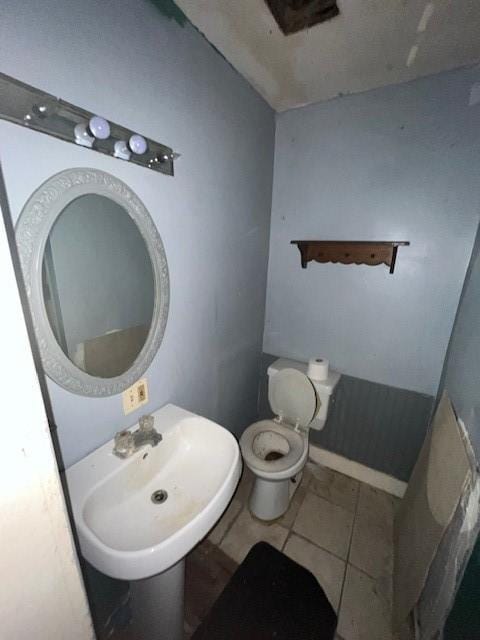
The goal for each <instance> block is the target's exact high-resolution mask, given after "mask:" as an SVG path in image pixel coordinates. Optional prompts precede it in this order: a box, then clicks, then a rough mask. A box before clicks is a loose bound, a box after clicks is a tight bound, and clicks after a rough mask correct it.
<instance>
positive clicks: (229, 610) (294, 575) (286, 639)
mask: <svg viewBox="0 0 480 640" xmlns="http://www.w3.org/2000/svg"><path fill="white" fill-rule="evenodd" d="M336 626H337V616H336V615H335V612H334V610H333V608H332V606H331V605H330V603H329V601H328V600H327V597H326V596H325V594H324V592H323V589H322V588H321V587H320V585H319V584H318V582H317V580H316V579H315V577H314V576H313V575H312V574H311V573H310V571H307V569H304V568H303V567H301V566H300V565H299V564H297V563H296V562H294V561H293V560H290V558H287V556H286V555H285V554H283V553H281V552H280V551H277V550H276V549H274V548H273V547H272V546H271V545H269V544H267V543H266V542H259V543H257V544H256V545H255V546H254V547H252V549H251V550H250V552H249V554H248V555H247V557H246V558H245V560H244V561H243V562H242V564H241V565H240V566H239V567H238V569H237V570H236V572H235V573H234V575H233V576H232V578H231V579H230V582H229V583H228V584H227V586H226V587H225V589H224V591H223V593H222V594H221V595H220V597H219V598H218V600H217V601H216V602H215V604H214V605H213V607H212V609H211V611H210V613H209V614H208V615H207V617H206V618H205V620H204V621H203V622H202V623H201V625H200V626H199V627H198V629H197V630H196V631H195V633H194V634H193V636H192V640H332V639H333V636H334V634H335V628H336Z"/></svg>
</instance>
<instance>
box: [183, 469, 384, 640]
mask: <svg viewBox="0 0 480 640" xmlns="http://www.w3.org/2000/svg"><path fill="white" fill-rule="evenodd" d="M252 482H253V478H252V476H251V474H250V473H249V472H248V470H246V471H245V472H244V475H243V477H242V480H241V482H240V485H239V487H238V489H237V492H236V494H235V496H234V499H233V500H232V502H231V504H230V507H229V508H228V509H227V511H226V512H225V514H224V516H223V517H222V519H221V520H220V522H219V523H218V525H217V526H216V527H215V528H214V529H213V531H212V532H211V533H210V535H209V537H208V541H206V542H204V543H202V545H200V546H201V547H202V549H203V550H202V549H200V550H199V551H198V552H197V561H198V558H201V562H203V563H207V564H208V562H209V560H208V557H212V558H213V556H211V555H210V556H209V553H210V552H209V550H208V545H210V547H211V548H216V549H217V550H218V552H217V554H216V556H215V559H214V560H211V561H210V562H214V563H216V566H217V568H216V569H215V570H213V569H212V568H211V569H210V573H211V575H215V576H218V575H220V574H221V580H220V582H221V584H222V585H224V584H226V582H227V581H228V578H229V576H230V575H231V572H232V571H233V570H234V567H236V566H237V565H238V564H239V563H240V562H242V560H243V559H244V557H245V555H246V554H247V552H248V551H249V549H250V548H251V546H252V545H253V544H255V543H256V542H258V541H259V540H266V541H267V542H269V543H270V544H272V545H273V546H274V547H276V548H277V549H280V550H282V551H283V552H284V553H286V554H287V555H288V556H290V557H291V558H292V559H293V560H296V561H297V562H299V563H300V564H302V565H304V566H305V567H307V568H308V569H309V570H310V571H312V573H313V574H314V575H315V576H316V577H317V579H318V581H319V582H320V584H321V585H322V587H323V589H324V590H325V593H326V594H327V597H328V598H329V600H330V602H331V604H332V606H333V607H334V608H335V609H336V611H337V613H338V629H337V633H338V636H337V638H339V639H340V640H391V639H392V640H393V638H394V636H393V635H392V632H391V628H390V609H391V598H392V584H391V583H392V579H391V576H392V566H393V557H392V533H393V516H394V511H395V507H396V503H397V499H396V498H394V497H392V496H390V495H388V494H386V493H383V492H382V491H378V490H376V489H373V488H371V487H370V486H368V485H366V484H363V483H360V482H358V481H356V480H353V479H351V478H348V477H347V476H344V475H341V474H339V473H336V472H334V471H330V470H329V469H326V468H323V467H320V466H317V465H314V464H311V463H308V465H307V467H306V469H305V472H304V476H303V478H302V482H301V484H300V486H299V487H298V489H297V491H296V493H295V496H294V498H293V500H292V503H291V505H290V508H289V510H288V511H287V513H286V514H285V515H284V516H282V517H281V518H279V519H278V520H276V521H275V522H272V523H269V524H267V523H264V522H262V521H260V520H257V519H256V518H254V517H253V516H252V515H251V514H250V512H249V510H248V506H247V503H248V496H249V493H250V489H251V486H252ZM202 553H203V556H202V555H201V554H202ZM198 554H200V555H198ZM222 558H223V560H222ZM193 561H194V558H193V559H192V562H193ZM230 561H233V564H231V566H229V567H226V565H227V564H228V563H229V562H230ZM218 567H220V569H219V568H218ZM211 581H212V584H213V582H215V578H212V580H211ZM204 584H205V583H204ZM222 588H223V586H222ZM188 589H189V583H188V574H187V598H188ZM217 590H218V589H217ZM220 591H221V589H220Z"/></svg>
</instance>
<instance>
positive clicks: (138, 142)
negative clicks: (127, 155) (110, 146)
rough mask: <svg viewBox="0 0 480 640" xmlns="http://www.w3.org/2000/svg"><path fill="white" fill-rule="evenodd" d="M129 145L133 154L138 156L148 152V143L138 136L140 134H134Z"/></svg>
mask: <svg viewBox="0 0 480 640" xmlns="http://www.w3.org/2000/svg"><path fill="white" fill-rule="evenodd" d="M128 144H129V146H130V149H131V150H132V151H133V153H135V154H136V155H138V156H141V155H142V153H145V151H146V150H147V141H146V140H145V138H144V137H143V136H140V135H138V133H134V134H133V136H130V140H129V141H128Z"/></svg>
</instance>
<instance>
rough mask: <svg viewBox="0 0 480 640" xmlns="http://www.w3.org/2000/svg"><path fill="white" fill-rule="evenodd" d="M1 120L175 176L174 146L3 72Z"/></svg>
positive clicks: (0, 78)
mask: <svg viewBox="0 0 480 640" xmlns="http://www.w3.org/2000/svg"><path fill="white" fill-rule="evenodd" d="M0 119H2V120H8V121H9V122H13V123H15V124H19V125H22V126H23V127H28V128H29V129H33V130H35V131H40V132H41V133H46V134H48V135H50V136H53V137H54V138H59V139H60V140H65V141H66V142H73V143H74V144H77V145H81V146H83V147H87V148H90V149H92V150H93V151H98V152H99V153H104V154H106V155H109V156H112V157H114V158H118V159H120V160H126V161H128V162H133V163H134V164H138V165H140V166H142V167H145V168H147V169H152V170H153V171H158V172H160V173H164V174H166V175H169V176H173V163H174V160H176V159H177V158H178V157H179V154H178V153H174V152H173V150H172V149H171V148H170V147H167V146H165V145H163V144H160V143H159V142H155V140H151V139H150V138H147V137H145V136H141V135H139V134H138V133H136V132H135V131H131V130H130V129H126V128H125V127H122V126H121V125H119V124H115V123H114V122H110V121H108V120H106V119H105V118H102V117H100V116H98V115H96V114H94V113H91V112H90V111H86V110H85V109H81V108H80V107H77V106H75V105H73V104H70V103H69V102H65V101H63V100H60V99H59V98H55V96H52V95H50V94H49V93H45V92H43V91H40V90H39V89H36V88H35V87H32V86H30V85H28V84H25V83H23V82H20V81H19V80H16V79H15V78H11V77H10V76H7V75H5V74H3V73H0Z"/></svg>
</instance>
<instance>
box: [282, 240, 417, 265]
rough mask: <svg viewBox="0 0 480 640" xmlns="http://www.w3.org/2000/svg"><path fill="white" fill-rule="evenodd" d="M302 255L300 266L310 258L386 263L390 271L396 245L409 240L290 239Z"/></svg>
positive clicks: (356, 262) (344, 261)
mask: <svg viewBox="0 0 480 640" xmlns="http://www.w3.org/2000/svg"><path fill="white" fill-rule="evenodd" d="M290 244H296V245H297V247H298V249H299V251H300V255H301V257H302V268H303V269H306V268H307V264H308V263H309V262H310V261H311V260H315V261H316V262H341V263H342V264H368V265H377V264H386V265H387V267H390V273H393V272H394V270H395V260H396V259H397V251H398V247H402V246H408V245H409V244H410V242H406V241H395V242H377V241H372V242H369V241H364V240H358V241H357V240H292V241H291V243H290Z"/></svg>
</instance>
